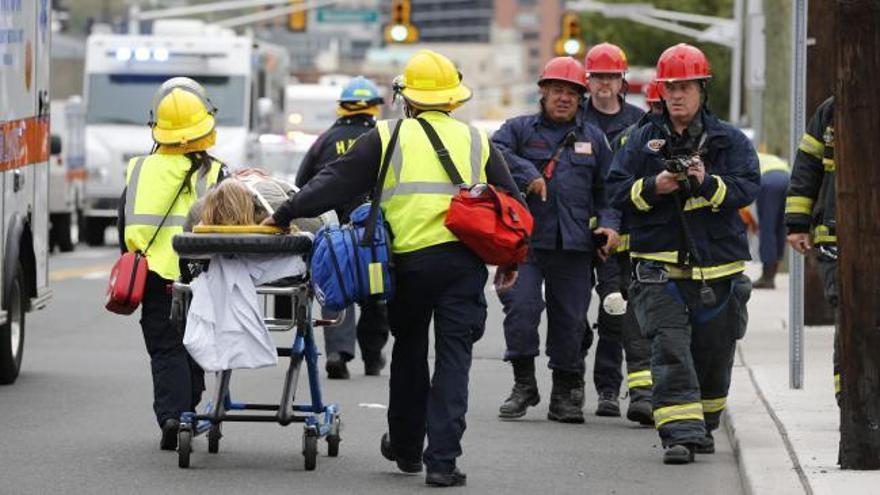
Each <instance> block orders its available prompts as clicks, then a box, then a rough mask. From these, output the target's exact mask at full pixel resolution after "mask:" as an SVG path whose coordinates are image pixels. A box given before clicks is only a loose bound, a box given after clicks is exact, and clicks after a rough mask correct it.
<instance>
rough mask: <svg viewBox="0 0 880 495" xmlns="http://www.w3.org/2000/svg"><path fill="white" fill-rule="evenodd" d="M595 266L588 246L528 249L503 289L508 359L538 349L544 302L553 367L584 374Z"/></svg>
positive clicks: (526, 355)
mask: <svg viewBox="0 0 880 495" xmlns="http://www.w3.org/2000/svg"><path fill="white" fill-rule="evenodd" d="M591 266H592V254H591V253H587V252H582V251H563V250H549V249H532V250H530V251H529V257H528V260H526V262H525V263H523V264H522V265H520V266H519V276H518V278H517V280H516V283H515V284H514V285H513V287H511V288H510V289H508V290H507V291H505V292H502V293H501V294H499V299H501V304H502V305H503V306H504V340H505V342H506V345H507V349H506V351H505V353H504V359H505V361H510V360H512V359H518V358H533V357H535V356H537V355H538V354H539V353H540V338H539V335H538V325H539V324H540V323H541V313H543V312H544V308H545V307H546V309H547V343H546V349H547V356H549V358H550V368H551V369H554V370H559V371H565V372H571V373H578V374H579V375H580V376H583V375H584V357H586V354H587V349H588V347H587V346H585V345H584V340H585V339H586V335H587V332H588V331H589V329H588V328H587V318H586V314H587V308H588V307H589V305H590V292H591V287H590V285H591V282H592V277H591V275H590V270H591ZM542 288H543V291H542ZM542 292H543V294H542ZM545 298H546V303H545V302H544V301H545Z"/></svg>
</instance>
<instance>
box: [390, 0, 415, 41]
mask: <svg viewBox="0 0 880 495" xmlns="http://www.w3.org/2000/svg"><path fill="white" fill-rule="evenodd" d="M410 12H412V6H411V5H410V0H392V2H391V12H390V15H389V22H388V24H386V25H385V42H386V43H415V42H416V41H418V40H419V30H418V29H416V27H415V26H413V24H412V22H410Z"/></svg>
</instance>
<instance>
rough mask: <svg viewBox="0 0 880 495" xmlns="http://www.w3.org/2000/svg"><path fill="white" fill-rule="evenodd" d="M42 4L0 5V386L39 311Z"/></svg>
mask: <svg viewBox="0 0 880 495" xmlns="http://www.w3.org/2000/svg"><path fill="white" fill-rule="evenodd" d="M49 15H50V6H49V1H48V0H0V189H2V195H3V198H2V201H0V218H2V226H0V233H2V237H0V284H2V285H0V384H9V383H12V382H14V381H15V379H16V378H17V377H18V372H19V370H20V369H21V361H22V354H23V351H24V329H25V324H24V322H25V313H26V312H27V311H32V310H35V309H40V308H42V307H44V306H45V305H46V303H47V302H48V300H49V298H50V297H51V292H50V290H49V287H48V278H49V275H48V251H47V247H48V242H47V240H48V231H49V195H48V189H49V175H48V167H49V164H48V161H49V154H50V151H51V150H50V144H49V143H50V139H49V37H50V29H49V27H50V23H49Z"/></svg>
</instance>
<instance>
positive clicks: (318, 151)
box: [276, 114, 389, 363]
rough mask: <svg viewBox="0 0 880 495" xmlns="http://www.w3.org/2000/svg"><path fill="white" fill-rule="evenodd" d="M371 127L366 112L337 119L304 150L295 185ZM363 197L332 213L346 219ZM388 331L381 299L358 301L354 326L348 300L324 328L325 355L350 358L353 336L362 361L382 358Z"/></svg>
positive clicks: (328, 314)
mask: <svg viewBox="0 0 880 495" xmlns="http://www.w3.org/2000/svg"><path fill="white" fill-rule="evenodd" d="M374 127H376V120H375V119H374V118H373V117H372V116H371V115H367V114H355V115H351V116H348V117H342V118H340V119H338V120H337V121H336V122H335V123H334V124H333V126H332V127H330V129H327V131H325V132H324V133H323V134H321V137H319V138H318V140H317V141H315V143H314V144H312V147H311V148H309V151H308V152H306V156H305V157H304V158H303V162H302V164H301V165H300V168H299V170H298V171H297V173H296V186H297V187H299V188H302V187H303V186H305V185H306V183H307V182H308V181H310V180H311V179H312V177H314V176H316V175H317V174H318V172H320V171H321V169H322V168H323V167H324V166H325V165H326V164H328V163H330V162H332V161H334V160H336V159H337V158H339V157H340V156H342V155H343V154H345V152H346V151H348V149H349V148H351V146H352V145H353V144H354V142H355V141H356V140H357V139H358V138H359V137H360V136H361V135H362V134H364V133H365V132H367V131H370V130H372V129H373V128H374ZM366 199H367V197H366V196H365V195H361V196H358V197H357V198H356V199H354V200H353V201H351V202H350V203H348V204H346V205H345V206H343V207H341V208H337V209H336V216H337V217H339V221H340V223H345V222H347V221H348V215H349V214H350V213H351V211H352V210H354V208H356V207H357V206H358V205H360V204H362V203H363V202H364V201H366ZM281 299H284V298H281ZM276 304H277V301H276ZM322 316H323V317H325V318H335V317H336V313H331V312H323V311H322ZM388 333H389V329H388V310H387V308H386V306H385V303H381V302H378V301H371V302H369V303H365V304H363V305H361V314H360V318H359V319H357V326H355V309H354V304H352V305H351V306H350V307H348V308H347V311H346V312H345V318H344V319H343V321H342V323H340V324H339V326H337V327H336V328H334V329H332V330H329V331H326V332H324V347H326V351H327V355H328V356H329V355H330V354H332V353H337V354H339V355H340V357H341V358H342V360H343V361H350V360H351V359H353V358H354V348H355V336H356V337H357V342H358V344H359V347H360V348H361V357H362V358H363V360H364V362H366V363H376V362H379V361H380V360H381V359H382V348H383V347H385V343H386V342H388Z"/></svg>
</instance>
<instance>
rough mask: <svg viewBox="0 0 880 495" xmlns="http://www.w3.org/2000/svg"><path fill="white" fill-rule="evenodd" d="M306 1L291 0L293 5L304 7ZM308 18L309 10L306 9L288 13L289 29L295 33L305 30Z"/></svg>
mask: <svg viewBox="0 0 880 495" xmlns="http://www.w3.org/2000/svg"><path fill="white" fill-rule="evenodd" d="M305 3H306V0H290V6H291V7H304V5H303V4H305ZM307 19H308V11H307V10H305V9H301V10H298V11H296V12H291V13H289V14H287V30H288V31H292V32H295V33H302V32H305V30H306V21H307Z"/></svg>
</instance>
